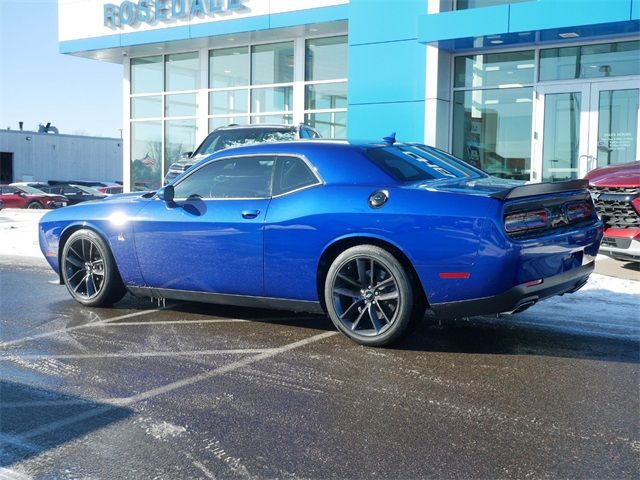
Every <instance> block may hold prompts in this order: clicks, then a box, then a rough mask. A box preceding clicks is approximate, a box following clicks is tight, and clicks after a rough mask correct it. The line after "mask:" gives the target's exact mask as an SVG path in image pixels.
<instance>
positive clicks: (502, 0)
mask: <svg viewBox="0 0 640 480" xmlns="http://www.w3.org/2000/svg"><path fill="white" fill-rule="evenodd" d="M528 1H531V0H456V10H466V9H468V8H478V7H492V6H494V5H504V4H506V3H520V2H528Z"/></svg>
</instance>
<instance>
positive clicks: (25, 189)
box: [15, 185, 46, 195]
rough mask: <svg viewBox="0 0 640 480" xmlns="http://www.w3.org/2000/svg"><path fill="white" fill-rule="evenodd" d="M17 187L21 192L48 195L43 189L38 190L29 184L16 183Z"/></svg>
mask: <svg viewBox="0 0 640 480" xmlns="http://www.w3.org/2000/svg"><path fill="white" fill-rule="evenodd" d="M15 187H16V188H17V189H18V190H20V191H21V192H24V193H28V194H30V195H46V193H45V192H43V191H42V190H38V189H37V188H34V187H30V186H28V185H15Z"/></svg>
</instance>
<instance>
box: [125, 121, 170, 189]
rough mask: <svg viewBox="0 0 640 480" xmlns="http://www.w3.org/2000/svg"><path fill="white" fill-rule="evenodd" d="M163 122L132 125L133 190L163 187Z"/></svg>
mask: <svg viewBox="0 0 640 480" xmlns="http://www.w3.org/2000/svg"><path fill="white" fill-rule="evenodd" d="M161 165H162V122H161V121H155V122H133V123H131V190H134V191H136V190H155V189H158V188H160V186H161V185H162V175H161V173H160V171H161Z"/></svg>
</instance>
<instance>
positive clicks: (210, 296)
mask: <svg viewBox="0 0 640 480" xmlns="http://www.w3.org/2000/svg"><path fill="white" fill-rule="evenodd" d="M127 289H128V290H129V292H130V293H131V294H132V295H135V296H138V297H151V298H166V299H171V300H184V301H188V302H203V303H217V304H220V305H234V306H238V307H250V308H267V309H272V310H287V311H291V312H304V313H319V314H323V313H324V310H323V309H322V306H321V305H320V302H312V301H308V300H289V299H286V298H271V297H250V296H245V295H232V294H226V293H209V292H194V291H190V290H172V289H168V288H150V287H134V286H127Z"/></svg>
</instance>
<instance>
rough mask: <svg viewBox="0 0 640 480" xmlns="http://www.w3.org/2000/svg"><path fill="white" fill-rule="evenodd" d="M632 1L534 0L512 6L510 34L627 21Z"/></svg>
mask: <svg viewBox="0 0 640 480" xmlns="http://www.w3.org/2000/svg"><path fill="white" fill-rule="evenodd" d="M630 14H631V0H588V1H585V0H562V1H561V2H559V1H558V0H537V1H536V2H524V3H514V4H512V5H511V17H510V20H509V31H510V32H523V31H526V30H546V29H549V28H562V27H573V26H579V25H591V24H597V23H611V22H619V21H623V20H630Z"/></svg>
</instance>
